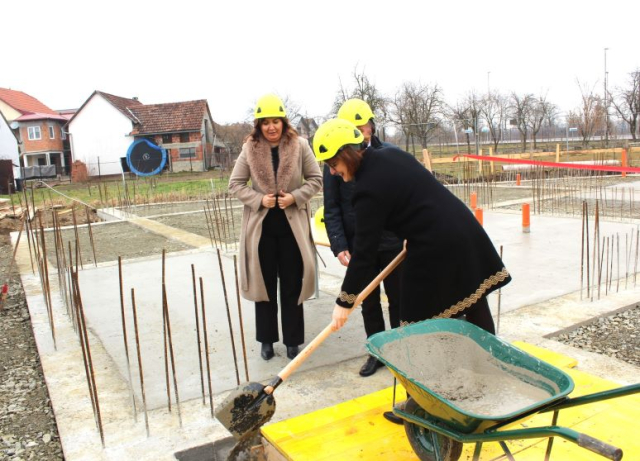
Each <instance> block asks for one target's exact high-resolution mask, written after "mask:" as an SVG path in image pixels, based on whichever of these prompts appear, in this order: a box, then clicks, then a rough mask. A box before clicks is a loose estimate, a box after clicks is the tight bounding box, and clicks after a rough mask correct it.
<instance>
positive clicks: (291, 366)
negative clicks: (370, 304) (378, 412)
mask: <svg viewBox="0 0 640 461" xmlns="http://www.w3.org/2000/svg"><path fill="white" fill-rule="evenodd" d="M406 255H407V249H406V248H403V249H402V251H401V252H400V253H398V256H396V257H395V258H394V259H393V261H391V262H390V263H389V265H388V266H387V267H385V268H384V269H383V270H382V271H381V272H380V273H379V274H378V275H377V276H376V278H374V279H373V280H372V281H371V283H369V285H367V286H366V287H365V289H364V290H362V291H361V292H360V294H359V295H358V297H357V298H356V300H355V302H354V303H353V307H356V306H358V305H360V304H361V303H362V301H364V300H365V298H366V297H367V296H369V295H370V294H371V292H372V291H373V290H375V289H376V288H377V287H378V285H380V283H381V282H382V281H383V280H384V279H385V278H386V277H387V276H388V275H389V274H390V273H391V272H392V271H393V270H394V269H395V268H396V267H397V266H398V265H399V264H400V263H401V262H402V260H403V259H404V258H405V256H406ZM351 312H353V308H352V309H350V310H349V315H350V314H351ZM331 333H333V329H332V328H331V324H329V325H327V326H326V327H325V328H324V330H322V331H321V332H320V333H319V334H318V336H316V337H315V338H313V340H312V341H311V342H310V343H309V344H307V346H306V347H305V348H304V349H302V350H301V351H300V353H299V354H298V355H297V356H296V357H295V358H294V359H293V360H292V361H291V362H289V363H288V364H287V366H286V367H284V368H283V369H282V371H281V372H280V373H278V376H277V378H275V379H274V380H273V381H271V383H269V385H268V386H267V387H265V389H264V392H265V393H267V394H271V393H272V392H273V391H274V390H275V388H276V387H278V386H279V385H280V383H282V382H283V381H285V380H286V379H287V378H288V377H289V376H290V375H291V373H293V372H294V371H296V369H297V368H298V367H299V366H300V365H302V363H303V362H304V361H305V360H307V358H308V357H309V356H310V355H311V354H312V353H313V351H315V350H316V349H317V348H318V346H320V344H322V343H323V341H324V340H325V339H327V338H328V337H329V336H330V335H331Z"/></svg>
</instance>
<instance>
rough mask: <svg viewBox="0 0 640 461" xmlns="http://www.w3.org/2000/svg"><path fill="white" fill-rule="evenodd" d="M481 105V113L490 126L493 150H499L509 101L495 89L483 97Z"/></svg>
mask: <svg viewBox="0 0 640 461" xmlns="http://www.w3.org/2000/svg"><path fill="white" fill-rule="evenodd" d="M479 107H480V114H481V116H482V118H483V119H484V121H485V123H486V124H487V127H488V128H489V134H490V135H491V140H492V142H493V150H494V151H495V152H498V144H500V141H502V138H503V131H504V129H505V127H506V123H507V119H508V108H509V101H508V99H507V98H506V97H505V96H504V95H502V94H500V92H497V91H493V92H491V93H489V94H487V95H486V96H485V97H484V98H483V100H482V102H481V104H480V106H479Z"/></svg>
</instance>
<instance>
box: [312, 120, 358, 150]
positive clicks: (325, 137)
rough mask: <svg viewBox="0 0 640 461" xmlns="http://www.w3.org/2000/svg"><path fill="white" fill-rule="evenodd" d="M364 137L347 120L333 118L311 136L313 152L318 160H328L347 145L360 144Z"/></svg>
mask: <svg viewBox="0 0 640 461" xmlns="http://www.w3.org/2000/svg"><path fill="white" fill-rule="evenodd" d="M363 141H364V136H362V133H361V132H360V130H359V129H358V128H356V126H355V125H354V124H353V123H351V122H349V121H348V120H342V119H340V118H334V119H331V120H328V121H326V122H324V123H323V124H322V125H320V128H318V131H316V134H315V135H314V136H313V152H314V153H315V154H316V158H317V159H318V160H328V159H330V158H332V157H334V156H335V155H336V154H337V153H338V151H339V150H340V149H341V148H342V147H343V146H346V145H348V144H361V143H362V142H363Z"/></svg>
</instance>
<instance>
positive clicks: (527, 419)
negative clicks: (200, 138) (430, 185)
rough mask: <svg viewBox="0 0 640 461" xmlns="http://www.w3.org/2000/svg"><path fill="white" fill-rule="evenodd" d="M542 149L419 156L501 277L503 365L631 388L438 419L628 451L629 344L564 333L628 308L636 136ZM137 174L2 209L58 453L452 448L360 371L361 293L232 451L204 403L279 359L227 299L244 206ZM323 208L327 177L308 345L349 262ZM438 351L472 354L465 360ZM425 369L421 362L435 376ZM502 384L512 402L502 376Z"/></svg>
mask: <svg viewBox="0 0 640 461" xmlns="http://www.w3.org/2000/svg"><path fill="white" fill-rule="evenodd" d="M553 155H554V153H546V156H547V157H546V158H549V156H550V157H551V160H550V161H546V162H543V161H539V160H538V159H537V158H536V157H535V156H534V155H532V154H531V155H527V154H522V155H520V156H518V155H510V156H509V158H508V159H502V158H500V157H494V156H492V155H489V156H485V157H482V156H473V155H468V156H459V157H456V158H447V159H434V160H432V159H431V158H430V157H429V156H428V153H425V155H424V158H423V159H421V161H422V162H423V164H424V167H425V168H428V169H430V170H432V172H433V174H434V176H435V177H436V178H438V179H439V180H440V181H441V182H442V183H443V184H445V185H446V186H447V187H448V188H449V190H450V191H451V192H452V193H453V194H454V195H456V196H457V197H458V198H459V199H460V200H462V201H463V202H464V203H465V204H467V205H468V207H469V209H470V212H471V213H474V214H475V216H476V218H477V219H478V220H479V221H480V222H481V224H482V225H483V227H484V229H485V230H486V232H487V234H488V235H489V237H490V238H491V241H492V242H493V244H494V246H495V248H496V249H498V250H499V252H500V255H501V257H502V259H503V261H504V263H505V265H506V267H507V269H508V270H509V273H510V274H511V275H512V277H513V281H512V282H511V283H510V284H509V285H507V286H506V287H505V288H504V289H501V290H499V291H497V292H494V293H492V294H491V295H490V296H489V304H490V307H491V311H492V314H493V318H494V322H495V324H496V327H497V335H496V336H497V338H498V340H500V341H501V342H500V343H495V344H493V343H491V344H493V345H492V348H494V349H495V348H498V347H506V345H509V347H511V346H513V348H514V349H515V348H517V349H518V350H521V351H524V354H525V355H523V356H522V357H521V358H519V359H518V360H519V361H518V362H515V365H518V364H521V363H525V362H527V363H528V362H530V361H535V363H536V366H538V365H539V363H540V362H543V363H544V364H549V365H551V366H552V367H554V369H559V370H561V371H562V373H563V376H565V375H564V374H566V376H568V377H569V378H568V383H567V384H565V385H564V392H565V393H566V394H569V393H570V395H569V397H570V398H571V399H573V398H576V397H579V396H584V395H591V394H594V393H600V392H605V393H606V392H608V391H611V390H613V389H618V388H625V389H626V390H625V391H624V392H623V393H622V394H620V395H618V394H614V395H612V396H611V397H608V396H605V397H603V396H598V397H596V398H594V399H593V402H591V401H589V402H588V403H589V404H588V405H578V404H576V405H575V406H571V407H570V408H568V409H564V410H563V411H561V412H559V417H558V414H557V413H556V414H555V415H552V414H551V413H550V412H549V413H547V414H545V411H550V410H545V411H543V408H532V411H529V412H527V414H526V415H524V417H522V418H518V419H517V421H516V420H514V421H509V423H510V424H509V425H508V429H509V430H510V431H511V432H513V433H514V434H511V435H509V434H507V433H504V432H503V433H502V435H501V431H502V428H501V429H500V431H497V432H494V433H493V434H494V435H491V436H489V435H488V434H489V432H490V431H489V432H485V433H483V437H484V438H482V437H480V438H478V437H476V438H475V439H474V438H473V437H469V436H468V432H466V431H462V434H458V433H454V432H449V433H447V432H444V435H443V434H440V435H441V436H442V437H444V438H445V439H447V438H448V441H447V443H450V442H451V439H453V440H455V443H454V444H453V446H454V447H455V449H452V450H453V452H455V451H458V450H459V453H456V455H458V456H459V459H462V460H471V459H481V460H494V459H517V460H533V459H536V460H537V459H545V455H546V456H548V454H549V451H550V452H551V459H556V460H569V459H571V460H578V459H580V460H592V459H593V460H597V459H604V458H603V457H602V455H603V454H605V455H606V456H607V457H609V458H610V459H620V456H621V454H622V453H623V455H624V458H623V459H628V460H633V459H640V441H639V440H638V437H637V435H636V434H637V427H636V426H637V425H636V422H635V420H636V418H637V415H638V414H640V395H638V392H639V391H640V389H638V382H639V381H640V380H639V377H640V368H639V366H638V362H637V360H636V362H635V364H634V363H631V362H630V361H625V360H622V359H619V358H615V357H612V355H611V354H605V353H599V352H596V351H594V350H589V348H577V347H573V346H571V345H569V344H567V343H566V341H563V340H562V339H561V337H562V336H563V335H564V336H568V335H571V333H572V332H573V331H575V330H577V329H579V328H583V327H585V326H589V325H598V322H601V321H603V320H602V319H607V318H609V317H612V316H616V315H620V314H622V313H625V312H630V311H635V310H638V309H640V307H639V302H640V280H639V279H640V274H639V272H640V270H639V267H638V262H639V261H638V259H639V253H640V250H639V248H640V168H638V166H640V148H629V149H619V148H617V149H608V150H602V151H598V152H597V153H589V154H583V155H582V156H581V157H580V158H577V157H576V158H569V156H568V154H567V153H564V154H561V153H560V148H559V147H558V150H557V152H556V153H555V155H556V158H555V161H554V159H553ZM134 184H135V179H127V180H125V179H124V178H123V180H122V181H121V182H120V185H119V187H120V188H121V189H119V191H120V190H121V193H119V194H118V195H116V196H114V195H112V196H111V197H108V196H107V194H106V189H104V190H102V189H100V187H101V186H100V185H97V186H93V187H94V188H97V191H96V192H94V196H99V197H100V202H99V204H87V203H84V202H82V203H78V202H76V203H75V204H73V205H72V206H68V207H66V208H64V211H63V208H62V207H60V206H58V205H56V204H57V203H58V200H59V199H60V200H62V198H61V197H59V194H58V193H57V192H56V190H55V188H54V187H50V186H47V185H39V184H35V183H34V184H33V185H32V187H25V190H24V191H23V192H22V193H21V194H14V196H12V197H11V201H10V202H9V201H7V202H6V203H5V204H4V212H5V214H7V215H11V214H13V217H6V218H4V219H15V220H19V221H20V230H19V231H16V232H13V233H12V244H13V246H14V261H15V266H16V268H17V269H18V270H19V273H20V278H21V281H22V285H23V287H24V291H25V295H26V300H27V304H28V309H29V314H30V321H31V326H32V329H33V332H34V336H35V340H36V343H37V347H38V352H39V355H40V361H41V364H42V368H43V371H44V376H45V379H46V383H47V388H48V392H49V396H50V399H51V404H52V407H53V410H54V413H55V419H56V423H57V427H58V432H59V436H60V443H61V445H62V450H63V453H64V459H65V460H67V461H80V460H92V461H94V460H133V459H135V460H138V461H144V460H154V461H160V460H166V461H170V460H181V461H198V460H223V459H257V460H267V461H282V460H295V461H301V460H374V459H375V460H377V459H381V460H385V459H388V460H418V459H458V458H456V457H455V456H454V455H451V456H450V457H441V455H440V454H439V453H437V454H436V455H434V456H433V457H428V456H429V455H424V454H419V453H418V451H420V450H416V447H415V443H421V442H420V441H421V440H422V443H426V444H427V445H429V443H430V442H429V441H430V440H435V439H431V438H429V436H428V433H429V431H428V430H426V429H425V428H424V426H422V427H423V429H420V428H419V426H420V422H419V421H414V422H413V423H411V422H409V421H407V420H405V424H404V426H403V425H395V424H391V423H390V422H388V421H387V420H385V419H384V418H383V416H382V414H383V412H385V411H389V410H391V409H392V407H393V405H394V402H395V403H396V404H398V403H400V402H402V401H403V400H405V398H406V392H405V389H403V386H402V385H400V382H397V384H398V386H397V387H394V374H392V371H396V372H397V371H398V370H391V369H389V368H382V369H380V370H379V371H378V372H377V373H376V374H375V375H374V376H370V377H367V378H362V377H360V376H359V375H358V369H359V367H360V366H361V365H362V363H363V361H364V359H365V358H366V357H367V354H369V352H370V349H367V345H366V343H367V341H366V339H367V338H366V335H365V333H364V328H363V321H362V316H361V315H360V312H359V308H355V312H354V313H353V314H352V315H351V317H350V319H349V321H348V322H347V324H346V325H345V327H344V328H342V329H341V330H339V331H337V332H335V333H333V334H331V335H330V336H329V337H328V338H327V339H326V340H324V341H323V342H322V344H321V345H319V346H318V347H317V349H316V350H315V351H314V352H313V353H312V354H311V355H309V356H308V358H306V357H305V360H304V363H301V364H300V366H299V368H297V370H295V372H294V373H292V374H291V376H290V377H289V378H288V379H287V380H285V381H284V382H283V383H282V385H280V386H279V387H278V389H277V390H276V391H275V392H274V394H273V397H274V398H275V401H276V402H277V407H276V409H275V413H274V414H273V416H272V417H271V418H270V420H269V421H268V422H267V423H266V424H264V425H263V426H262V427H261V429H260V432H259V434H258V436H257V437H255V438H254V439H253V440H252V441H251V446H250V447H245V448H247V449H246V450H245V452H246V453H247V454H246V457H245V458H241V457H238V456H235V457H233V456H234V455H233V450H234V447H235V446H236V445H237V443H238V440H237V439H236V438H234V437H233V436H232V435H231V434H230V433H229V431H228V430H227V428H226V427H225V426H224V425H223V424H222V423H221V422H220V421H219V420H218V419H217V418H216V416H215V415H216V407H217V406H219V405H221V404H222V403H223V402H224V400H225V398H227V396H228V395H229V393H230V392H232V391H234V389H236V388H238V387H239V386H241V385H243V384H244V383H247V382H258V383H262V384H266V383H268V382H270V381H271V380H272V379H273V378H274V377H275V376H277V375H278V373H279V372H280V371H281V370H282V369H283V368H284V367H285V366H287V364H288V363H289V362H290V361H289V359H288V358H287V356H286V351H285V347H284V345H283V344H282V343H279V344H278V343H276V344H275V345H274V347H275V357H274V358H273V359H272V360H270V361H265V360H263V359H262V358H261V357H260V343H258V342H257V341H256V339H255V312H254V303H253V302H250V301H247V300H245V299H242V297H241V296H240V291H239V287H238V284H239V279H238V250H239V243H238V240H239V235H240V223H241V217H242V204H241V203H240V202H239V201H237V200H236V199H235V198H233V197H232V196H230V195H229V193H228V191H227V190H226V188H225V187H224V185H219V184H218V185H214V183H213V181H212V182H211V188H210V190H209V191H208V192H207V193H202V194H201V196H199V197H194V196H191V197H184V196H180V195H174V196H169V195H166V196H161V195H155V196H152V195H149V194H148V195H145V194H142V193H136V192H135V189H134V187H135V186H134ZM27 186H28V185H27ZM36 186H38V187H36ZM97 192H99V195H98V193H97ZM40 196H42V200H41V201H40V203H39V204H38V205H36V204H35V200H34V197H40ZM322 206H323V197H322V194H321V193H320V194H318V195H317V196H316V197H314V198H313V199H312V201H311V212H312V213H311V214H312V216H313V217H314V218H312V220H311V223H310V226H311V229H312V231H313V236H314V239H315V242H316V248H317V262H316V264H317V274H318V276H317V280H316V290H315V294H314V296H313V297H312V298H311V299H309V300H307V301H305V302H304V315H305V325H306V331H305V344H307V343H309V342H310V341H311V340H313V338H314V337H316V336H317V335H319V334H320V333H321V332H322V331H323V330H324V329H325V327H327V325H328V324H329V323H330V321H331V311H332V308H333V306H334V304H335V298H336V296H337V294H338V293H339V291H340V287H341V283H342V280H343V277H344V273H345V268H344V267H343V266H341V265H340V263H339V262H338V261H337V259H336V257H335V256H334V255H333V253H332V252H331V250H330V248H329V247H328V242H327V236H326V233H325V231H324V226H323V222H322V218H321V207H322ZM18 210H19V211H18ZM63 214H64V220H63V219H62V218H63V216H62V215H63ZM427 322H428V321H427ZM459 323H462V322H459ZM464 323H466V322H464ZM635 327H636V326H634V325H624V324H622V325H621V326H620V328H621V329H624V328H629V330H624V331H629V333H625V335H627V336H628V335H630V337H631V338H635V344H632V346H631V347H632V350H631V352H629V351H627V355H630V356H632V357H633V356H635V357H636V358H637V357H638V356H640V336H638V333H637V330H635ZM402 328H403V327H401V328H400V329H402ZM456 328H457V327H456ZM596 334H597V333H596ZM471 336H473V335H471ZM485 340H486V339H483V341H485ZM491 341H493V339H491ZM420 347H421V346H420V345H419V344H417V345H415V349H416V350H419V348H420ZM518 353H519V352H518ZM416 355H419V353H416ZM410 359H411V357H409V358H407V359H406V360H409V361H411V360H410ZM447 360H448V361H449V362H451V363H454V364H460V365H459V367H458V368H464V367H465V365H464V363H465V361H464V358H463V357H457V356H456V357H454V356H451V357H448V358H447ZM478 360H480V359H478ZM400 362H402V363H404V362H403V361H402V360H400ZM394 365H395V363H394ZM515 365H514V366H515ZM421 366H423V367H425V368H427V371H426V374H427V375H429V374H436V375H437V374H438V373H444V372H442V371H441V370H437V369H436V370H435V371H433V370H431V371H429V368H430V367H435V365H433V364H431V363H422V364H421ZM545 366H546V365H545ZM397 368H401V367H400V366H398V367H397ZM454 368H456V367H454ZM454 371H456V370H453V371H452V372H454ZM487 373H489V372H487ZM406 378H407V379H409V378H411V377H406ZM412 379H413V378H412ZM461 379H462V378H461ZM497 380H498V381H501V380H502V378H500V376H498V378H497ZM400 381H402V378H401V379H400ZM465 382H466V381H465ZM405 387H406V386H405ZM559 387H560V388H561V389H562V386H559ZM413 392H415V390H414V391H412V395H413ZM500 392H501V394H500V398H501V399H503V400H507V401H508V400H509V393H508V391H500ZM613 397H616V398H613ZM563 398H564V396H563ZM436 403H437V402H436ZM567 407H569V405H567ZM400 410H402V411H404V409H403V408H400ZM425 410H426V411H427V412H428V409H425ZM551 410H553V408H551ZM407 411H408V410H407ZM512 411H513V410H509V411H508V412H509V413H510V412H512ZM505 412H506V411H505ZM416 414H417V413H416ZM550 426H553V427H556V426H559V427H560V426H561V427H563V428H570V429H571V430H572V431H575V433H580V434H587V435H588V436H589V437H590V438H589V439H588V440H589V442H587V443H584V441H583V439H582V438H580V439H579V442H578V441H577V440H578V439H575V440H574V438H573V437H574V435H573V434H574V432H571V433H570V434H569V433H562V434H560V433H559V432H562V431H559V432H557V433H554V432H553V430H551V431H549V430H547V432H544V431H542V430H537V431H536V430H535V429H534V428H548V427H550ZM416 428H417V429H416ZM412 431H413V432H412ZM425 431H426V432H425ZM518 431H519V432H518ZM432 432H433V429H432ZM410 433H413V434H414V437H415V438H414V440H409V437H408V434H410ZM425 434H427V436H426V442H425V440H424V437H425ZM495 434H498V435H497V436H495ZM567 434H568V435H567ZM554 436H555V438H553V439H550V437H554ZM421 437H422V439H421ZM591 438H592V439H593V440H596V442H597V441H600V442H602V443H604V444H606V447H605V448H602V446H600V445H598V444H597V443H595V442H592V439H591ZM416 440H418V442H416ZM548 440H554V441H555V442H554V443H553V448H552V451H551V448H550V447H549V445H548ZM461 441H462V442H464V443H462V442H461ZM479 444H480V445H479ZM436 445H437V444H436ZM585 445H586V446H587V448H585ZM505 446H506V447H508V448H505ZM594 446H595V448H594ZM548 447H549V448H548ZM589 447H590V448H589ZM609 447H615V448H617V449H619V450H621V451H620V452H619V451H615V450H613V449H610V448H609ZM435 451H436V452H437V450H435ZM425 456H426V457H425ZM7 459H13V458H7Z"/></svg>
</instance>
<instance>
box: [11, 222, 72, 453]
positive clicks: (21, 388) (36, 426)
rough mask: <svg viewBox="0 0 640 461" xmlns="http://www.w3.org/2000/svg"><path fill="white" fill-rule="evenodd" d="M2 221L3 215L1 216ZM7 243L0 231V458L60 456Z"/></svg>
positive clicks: (40, 369) (25, 305)
mask: <svg viewBox="0 0 640 461" xmlns="http://www.w3.org/2000/svg"><path fill="white" fill-rule="evenodd" d="M4 221H6V219H5V220H4ZM11 257H12V248H11V244H10V240H9V235H8V233H7V230H6V229H2V232H0V268H1V269H0V277H1V280H0V283H2V284H4V283H5V282H8V285H9V293H8V297H7V299H6V300H5V302H4V306H3V307H4V309H3V310H2V311H1V312H0V459H2V460H5V459H6V460H14V461H22V460H24V461H26V460H37V461H40V460H61V459H64V457H63V455H62V447H61V445H60V439H59V437H58V430H57V428H56V420H55V417H54V415H53V409H52V408H51V403H50V401H49V394H48V392H47V386H46V384H45V381H44V376H43V374H42V367H41V365H40V360H39V357H38V353H37V350H36V345H35V341H34V339H33V332H32V331H31V322H30V317H29V312H28V310H27V303H26V300H25V296H24V291H23V290H22V284H21V283H20V279H19V277H18V274H17V271H16V270H15V269H13V270H12V273H11V274H8V271H9V266H10V261H11Z"/></svg>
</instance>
